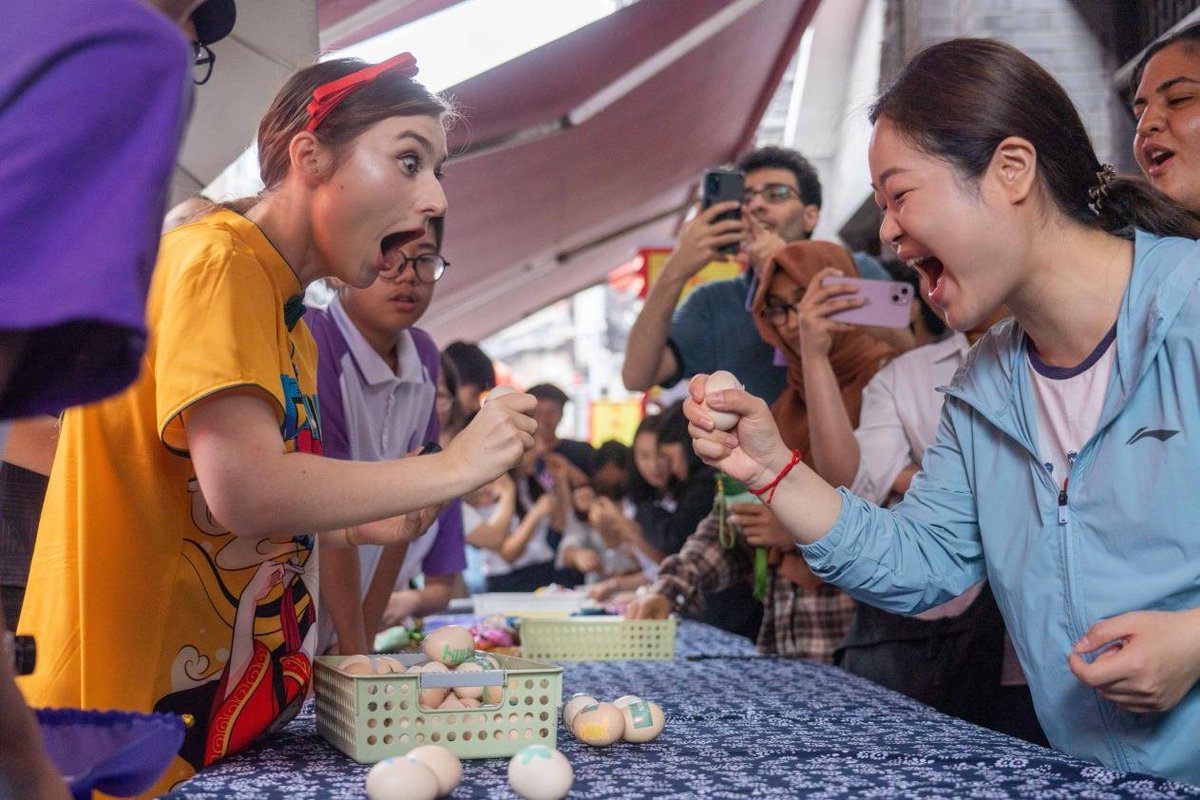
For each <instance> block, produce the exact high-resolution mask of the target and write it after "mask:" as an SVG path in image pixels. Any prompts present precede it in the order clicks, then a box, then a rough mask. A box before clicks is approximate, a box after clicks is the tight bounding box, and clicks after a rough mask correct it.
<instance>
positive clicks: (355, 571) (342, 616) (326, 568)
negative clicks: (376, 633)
mask: <svg viewBox="0 0 1200 800" xmlns="http://www.w3.org/2000/svg"><path fill="white" fill-rule="evenodd" d="M360 585H361V579H360V572H359V565H358V549H357V548H354V547H347V548H344V549H341V550H325V549H322V552H321V613H322V614H327V615H329V618H330V620H331V621H332V622H333V630H334V633H335V634H336V635H337V649H338V652H339V653H342V654H347V653H366V652H368V650H367V637H366V633H365V629H364V627H363V604H362V599H361V597H360V596H359V586H360Z"/></svg>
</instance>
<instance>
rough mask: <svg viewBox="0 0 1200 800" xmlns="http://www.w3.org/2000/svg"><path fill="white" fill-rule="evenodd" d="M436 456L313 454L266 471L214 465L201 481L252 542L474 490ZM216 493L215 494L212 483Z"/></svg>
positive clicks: (225, 520) (278, 461) (281, 458)
mask: <svg viewBox="0 0 1200 800" xmlns="http://www.w3.org/2000/svg"><path fill="white" fill-rule="evenodd" d="M443 455H444V454H443V453H437V454H434V455H428V456H425V457H423V458H421V459H419V460H418V459H401V460H397V461H375V462H365V461H338V460H334V459H328V458H323V457H321V456H315V455H310V454H308V453H275V454H273V456H266V454H264V460H265V461H266V463H265V465H264V466H265V467H266V468H264V469H262V470H236V469H233V468H231V467H230V466H226V465H221V464H215V465H213V467H214V468H213V469H211V470H210V471H209V474H207V475H204V476H202V477H201V479H200V486H201V489H202V490H203V491H204V495H205V499H206V500H208V502H209V506H210V508H212V510H213V514H214V516H215V517H216V518H217V519H218V520H220V521H221V523H222V524H223V525H225V526H226V527H227V528H229V529H230V530H231V531H233V532H234V533H236V534H238V535H241V536H247V537H262V536H273V535H278V534H280V533H307V532H312V531H314V530H336V529H339V528H344V527H347V526H351V525H362V524H365V523H369V522H374V521H377V520H381V519H386V518H389V517H395V516H398V515H400V514H405V513H407V512H409V511H414V510H416V509H418V508H421V507H423V506H426V505H430V504H433V503H440V502H442V501H445V500H449V499H450V498H452V497H457V496H459V495H462V494H465V493H467V492H468V491H470V490H472V489H474V488H475V487H474V486H470V485H469V484H468V483H467V481H466V480H465V479H464V477H463V474H462V472H461V471H460V470H458V469H455V468H454V467H453V465H452V464H450V463H444V462H442V461H438V460H437V459H440V458H441V457H442V456H443ZM214 483H215V484H216V487H215V490H210V486H212V484H214Z"/></svg>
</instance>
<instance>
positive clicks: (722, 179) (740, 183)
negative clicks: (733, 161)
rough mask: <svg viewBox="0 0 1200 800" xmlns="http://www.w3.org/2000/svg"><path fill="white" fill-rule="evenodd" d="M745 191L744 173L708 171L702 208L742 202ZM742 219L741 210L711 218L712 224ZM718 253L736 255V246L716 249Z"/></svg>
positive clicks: (728, 170) (705, 175) (733, 170)
mask: <svg viewBox="0 0 1200 800" xmlns="http://www.w3.org/2000/svg"><path fill="white" fill-rule="evenodd" d="M745 190H746V173H744V172H742V171H740V170H735V169H710V170H707V171H706V172H705V173H704V200H703V206H704V208H709V207H710V206H714V205H716V204H717V203H724V202H732V201H736V202H737V203H739V204H740V203H741V202H742V196H743V194H744V193H745ZM741 218H742V212H741V209H740V208H738V209H734V210H732V211H725V212H722V213H720V214H718V215H717V216H716V217H714V218H713V222H714V223H716V222H722V221H724V220H740V219H741ZM717 250H718V252H721V253H724V254H725V255H730V256H732V255H737V251H738V244H737V243H736V242H734V243H733V244H726V245H722V246H721V247H718V248H717Z"/></svg>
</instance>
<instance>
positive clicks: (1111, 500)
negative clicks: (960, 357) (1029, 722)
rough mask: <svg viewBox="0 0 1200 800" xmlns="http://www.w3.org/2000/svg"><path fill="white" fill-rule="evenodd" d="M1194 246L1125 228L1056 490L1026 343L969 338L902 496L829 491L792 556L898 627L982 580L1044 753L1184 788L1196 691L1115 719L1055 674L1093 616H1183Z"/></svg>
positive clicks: (1199, 563) (1197, 437)
mask: <svg viewBox="0 0 1200 800" xmlns="http://www.w3.org/2000/svg"><path fill="white" fill-rule="evenodd" d="M1198 281H1200V244H1197V243H1196V242H1193V241H1192V240H1190V239H1178V238H1160V237H1156V236H1153V235H1150V234H1146V233H1142V232H1140V231H1139V232H1138V233H1137V236H1136V239H1135V242H1134V268H1133V277H1132V279H1131V280H1130V285H1129V286H1128V288H1127V289H1126V293H1125V298H1124V300H1123V302H1122V305H1121V311H1120V315H1119V318H1118V320H1117V336H1116V348H1117V351H1116V362H1115V364H1114V366H1113V374H1112V379H1111V382H1110V384H1109V387H1108V393H1107V395H1106V397H1105V402H1104V410H1103V412H1102V413H1101V416H1100V422H1099V426H1098V428H1097V430H1096V433H1095V435H1094V436H1092V438H1091V439H1090V440H1089V441H1088V442H1087V444H1086V445H1084V447H1083V448H1082V449H1081V450H1080V451H1079V456H1078V458H1077V460H1076V461H1075V463H1074V465H1073V466H1072V468H1071V472H1070V482H1069V492H1068V493H1064V494H1060V486H1059V485H1056V484H1055V482H1054V481H1052V480H1051V478H1050V474H1049V472H1048V471H1047V470H1046V468H1045V467H1044V466H1043V465H1042V459H1041V458H1040V457H1039V456H1038V448H1037V441H1038V436H1037V413H1036V410H1035V401H1034V399H1033V395H1032V392H1031V387H1030V375H1029V367H1028V354H1027V351H1026V344H1025V336H1024V333H1023V332H1022V331H1021V329H1020V328H1019V327H1018V326H1017V325H1016V324H1015V323H1013V322H1011V321H1010V322H1008V323H1004V324H1002V325H1000V326H997V328H995V329H993V330H992V331H991V332H990V333H988V334H987V335H986V336H984V338H983V339H981V340H980V341H979V343H978V345H977V346H976V347H975V348H974V349H973V350H972V351H971V353H970V354H969V355H968V356H967V358H966V360H965V362H964V364H963V366H962V368H961V369H960V370H959V372H958V374H957V375H956V376H955V378H954V381H953V382H952V384H951V385H950V386H949V387H945V391H946V394H947V398H946V403H945V406H944V408H943V411H942V419H941V422H940V424H939V430H938V436H937V442H936V444H935V445H934V446H933V447H931V448H930V449H929V450H928V451H927V452H926V454H925V458H924V461H923V463H922V472H921V474H920V475H918V476H917V478H916V479H914V481H913V483H912V488H910V489H909V492H908V494H907V495H906V496H905V499H904V501H903V502H902V503H901V504H900V505H898V506H897V507H896V508H894V509H893V510H891V511H886V510H883V509H881V508H879V507H877V506H874V505H872V504H870V503H868V502H866V501H864V500H861V499H859V498H856V497H855V496H854V495H852V494H850V493H849V492H847V491H845V490H844V489H843V490H841V494H842V510H841V513H840V515H839V516H838V520H837V523H836V524H835V525H834V527H833V528H832V529H831V530H830V531H829V533H828V534H827V535H826V536H824V537H823V538H822V539H820V540H819V541H817V542H815V543H813V544H811V545H807V546H805V547H803V548H802V550H803V552H804V555H805V557H806V558H807V560H808V562H809V564H810V565H811V566H812V568H813V571H814V572H815V573H816V574H817V575H819V576H821V577H822V578H824V579H825V580H827V581H829V582H831V583H834V584H837V585H838V586H841V587H842V588H843V589H845V590H846V591H847V592H849V593H850V594H851V595H853V596H854V597H856V598H859V599H861V600H865V601H867V602H871V603H873V604H875V605H878V606H880V607H882V608H885V609H889V610H891V611H896V612H900V613H904V614H912V613H916V612H919V611H922V610H924V609H927V608H930V607H932V606H935V605H937V604H939V603H942V602H945V601H946V600H949V599H950V598H952V597H955V596H956V595H958V594H959V593H961V592H962V591H963V590H965V589H966V588H967V587H968V586H971V585H972V584H974V583H975V582H976V581H978V580H979V579H981V578H983V577H985V576H986V577H987V578H988V581H989V582H990V583H991V587H992V591H993V592H994V593H995V596H996V600H997V601H998V603H999V604H1000V610H1001V612H1002V613H1003V615H1004V621H1005V623H1006V624H1007V626H1008V631H1009V634H1010V635H1011V637H1012V640H1013V644H1014V645H1015V647H1016V650H1017V654H1018V656H1019V657H1020V659H1021V664H1022V666H1023V667H1024V669H1025V674H1026V677H1027V678H1028V680H1029V686H1030V689H1031V690H1032V692H1033V700H1034V705H1035V706H1036V708H1037V712H1038V718H1039V719H1040V720H1041V723H1042V727H1043V728H1044V729H1045V731H1046V735H1047V737H1048V738H1049V739H1050V742H1051V743H1052V744H1053V745H1054V747H1055V748H1057V749H1059V750H1062V751H1063V752H1066V753H1070V754H1072V755H1076V756H1080V757H1082V758H1088V759H1094V760H1096V761H1099V762H1101V763H1103V764H1106V765H1108V766H1110V767H1113V768H1115V769H1121V770H1131V771H1135V772H1146V773H1150V774H1153V775H1158V776H1164V777H1168V778H1173V779H1176V780H1181V781H1186V782H1190V783H1197V784H1200V688H1196V687H1193V688H1192V689H1191V691H1189V692H1188V693H1187V694H1186V695H1185V696H1184V698H1183V700H1182V701H1181V702H1180V703H1179V705H1178V706H1176V707H1175V708H1174V709H1172V710H1170V711H1168V712H1165V713H1162V714H1132V713H1128V712H1125V711H1122V710H1120V709H1119V708H1117V707H1116V706H1115V705H1113V704H1112V703H1109V702H1107V701H1105V700H1102V699H1101V698H1100V696H1099V694H1098V693H1097V692H1095V691H1093V690H1092V689H1089V688H1088V687H1086V686H1085V685H1084V684H1082V683H1080V682H1079V680H1077V679H1076V678H1075V677H1074V676H1073V675H1072V674H1071V672H1070V671H1069V670H1068V669H1067V655H1068V653H1070V651H1071V645H1072V644H1073V643H1074V642H1075V641H1076V640H1077V639H1078V638H1079V637H1080V636H1082V635H1083V634H1084V633H1085V632H1086V631H1087V630H1088V628H1090V627H1091V626H1092V625H1094V624H1095V623H1097V622H1099V621H1100V620H1102V619H1106V618H1108V617H1113V616H1116V615H1118V614H1123V613H1125V612H1128V611H1138V610H1165V611H1177V610H1183V609H1190V608H1195V607H1197V606H1200V374H1197V373H1198V366H1200V347H1198V343H1200V291H1197V282H1198Z"/></svg>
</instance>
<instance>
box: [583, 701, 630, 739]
mask: <svg viewBox="0 0 1200 800" xmlns="http://www.w3.org/2000/svg"><path fill="white" fill-rule="evenodd" d="M571 733H573V734H575V738H576V739H578V740H579V741H581V742H583V743H584V744H590V745H591V746H592V747H608V746H609V745H610V744H612V743H613V742H615V741H617V740H618V739H620V738H621V736H622V735H624V733H625V717H624V716H623V715H622V713H621V709H619V708H617V707H616V706H614V705H613V704H612V703H596V704H595V705H590V706H587V707H585V708H582V709H580V710H579V712H578V713H576V714H575V718H574V719H573V720H571Z"/></svg>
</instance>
